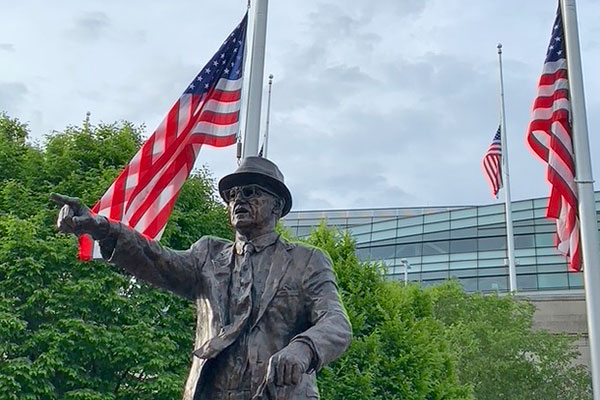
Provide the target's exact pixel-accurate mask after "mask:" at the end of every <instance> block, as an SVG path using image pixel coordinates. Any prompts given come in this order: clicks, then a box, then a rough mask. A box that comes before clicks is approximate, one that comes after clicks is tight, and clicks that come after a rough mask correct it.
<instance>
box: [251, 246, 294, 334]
mask: <svg viewBox="0 0 600 400" xmlns="http://www.w3.org/2000/svg"><path fill="white" fill-rule="evenodd" d="M276 246H277V247H276V248H275V251H274V252H273V258H272V261H271V267H270V268H269V275H268V276H267V280H266V282H265V290H264V291H263V295H262V297H261V299H260V306H259V309H258V315H257V316H256V319H255V320H254V323H253V324H252V328H254V327H255V326H256V324H257V323H258V321H260V319H261V318H262V316H263V314H264V313H265V310H266V309H267V307H268V306H269V304H270V303H271V301H272V300H273V297H275V293H277V289H278V288H279V285H280V284H281V279H282V278H283V276H284V275H285V273H286V271H287V269H288V267H289V265H290V263H291V262H292V257H291V256H290V255H289V253H288V250H287V246H286V245H285V244H284V243H283V242H282V241H281V240H278V241H277V244H276Z"/></svg>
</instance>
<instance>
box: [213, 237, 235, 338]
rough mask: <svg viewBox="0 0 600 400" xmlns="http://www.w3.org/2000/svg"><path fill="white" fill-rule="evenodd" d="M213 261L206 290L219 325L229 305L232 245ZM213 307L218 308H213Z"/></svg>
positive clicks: (223, 319)
mask: <svg viewBox="0 0 600 400" xmlns="http://www.w3.org/2000/svg"><path fill="white" fill-rule="evenodd" d="M212 263H213V280H212V282H210V283H209V285H210V287H208V288H207V289H208V291H209V292H210V293H211V296H210V297H211V304H212V306H213V314H216V315H215V316H216V317H217V318H218V319H219V320H218V321H215V322H216V324H215V325H218V327H221V326H222V324H223V321H225V312H226V310H227V307H228V306H229V300H228V299H229V297H228V296H229V282H230V280H231V267H232V265H233V245H227V246H226V247H225V248H224V249H223V251H221V252H220V253H219V254H218V255H217V256H216V257H215V258H213V259H212ZM214 308H218V310H215V309H214Z"/></svg>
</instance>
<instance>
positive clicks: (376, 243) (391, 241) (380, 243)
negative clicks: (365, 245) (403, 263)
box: [370, 238, 396, 246]
mask: <svg viewBox="0 0 600 400" xmlns="http://www.w3.org/2000/svg"><path fill="white" fill-rule="evenodd" d="M388 244H396V238H391V239H385V240H377V241H372V242H371V243H370V245H371V246H385V245H388Z"/></svg>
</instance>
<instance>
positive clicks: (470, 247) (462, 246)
mask: <svg viewBox="0 0 600 400" xmlns="http://www.w3.org/2000/svg"><path fill="white" fill-rule="evenodd" d="M476 251H477V239H454V240H451V241H450V252H451V253H470V252H476Z"/></svg>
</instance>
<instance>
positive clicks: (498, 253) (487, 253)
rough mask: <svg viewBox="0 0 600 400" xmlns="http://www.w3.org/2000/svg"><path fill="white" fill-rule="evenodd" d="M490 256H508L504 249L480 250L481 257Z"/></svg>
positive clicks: (486, 257)
mask: <svg viewBox="0 0 600 400" xmlns="http://www.w3.org/2000/svg"><path fill="white" fill-rule="evenodd" d="M488 258H502V259H504V258H506V251H504V250H495V251H480V252H479V259H480V260H481V259H488Z"/></svg>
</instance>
